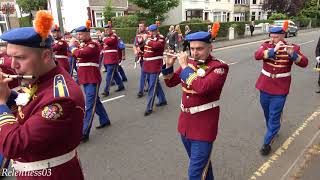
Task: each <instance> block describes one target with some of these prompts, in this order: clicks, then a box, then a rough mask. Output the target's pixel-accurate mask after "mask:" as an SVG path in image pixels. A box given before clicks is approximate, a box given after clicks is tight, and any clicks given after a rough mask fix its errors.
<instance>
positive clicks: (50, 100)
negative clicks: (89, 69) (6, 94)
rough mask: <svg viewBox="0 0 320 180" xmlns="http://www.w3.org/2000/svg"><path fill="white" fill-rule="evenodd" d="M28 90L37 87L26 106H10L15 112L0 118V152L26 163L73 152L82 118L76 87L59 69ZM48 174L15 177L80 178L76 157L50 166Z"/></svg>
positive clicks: (25, 179)
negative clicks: (49, 174)
mask: <svg viewBox="0 0 320 180" xmlns="http://www.w3.org/2000/svg"><path fill="white" fill-rule="evenodd" d="M31 87H37V88H36V91H35V94H34V95H32V98H31V99H30V101H29V102H28V103H27V104H26V105H24V106H23V105H19V106H18V108H17V107H15V108H14V107H11V109H12V110H13V109H15V110H13V114H10V113H8V114H5V113H4V114H1V115H0V119H2V121H0V127H1V131H0V152H1V153H2V154H3V155H4V156H5V157H9V158H11V159H13V160H15V161H19V162H25V163H26V162H35V161H40V160H47V159H50V158H55V157H58V156H61V155H64V154H66V153H69V152H71V151H72V150H74V149H76V147H77V146H78V145H79V144H80V140H81V137H82V124H83V118H84V97H83V94H82V91H81V89H80V87H79V86H78V85H77V84H76V83H75V82H74V80H73V79H72V78H71V77H70V75H69V74H68V73H67V72H66V71H64V70H63V69H61V68H60V67H59V66H57V67H55V68H54V69H52V70H51V71H49V72H48V73H46V74H45V75H43V76H41V77H39V79H38V81H37V82H36V84H33V85H32V86H31ZM3 118H6V120H5V121H4V120H3ZM40 171H41V170H40ZM50 173H51V176H37V177H34V176H29V177H26V176H23V177H22V176H18V177H17V179H18V180H33V179H38V180H49V179H50V180H70V179H77V180H81V179H84V177H83V173H82V170H81V167H80V163H79V160H78V157H77V156H75V157H74V158H72V159H71V160H70V161H68V162H65V163H63V164H61V165H58V166H56V167H51V168H50Z"/></svg>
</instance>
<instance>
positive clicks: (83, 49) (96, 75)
mask: <svg viewBox="0 0 320 180" xmlns="http://www.w3.org/2000/svg"><path fill="white" fill-rule="evenodd" d="M90 26H91V21H90V20H87V22H86V26H80V27H78V28H76V32H77V36H78V39H79V40H80V41H82V42H83V43H82V44H81V45H80V46H79V47H76V44H73V43H72V42H71V47H70V48H71V52H72V55H73V56H74V57H75V58H77V61H78V62H77V66H78V81H79V84H80V85H83V89H84V93H85V95H86V109H85V110H86V114H85V118H84V123H83V136H82V142H87V141H88V140H89V135H90V130H91V126H92V122H93V118H94V114H95V113H96V114H98V115H99V122H100V125H99V126H97V127H96V129H101V128H104V127H107V126H110V125H111V123H110V120H109V117H108V114H107V112H106V109H105V108H104V106H103V104H102V103H101V101H100V97H99V87H100V83H101V73H100V68H99V67H100V64H99V56H100V48H99V44H98V43H96V42H94V41H92V39H91V37H90Z"/></svg>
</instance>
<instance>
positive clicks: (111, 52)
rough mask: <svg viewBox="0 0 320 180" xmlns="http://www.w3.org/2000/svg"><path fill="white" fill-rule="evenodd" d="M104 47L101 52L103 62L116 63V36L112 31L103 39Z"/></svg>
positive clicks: (117, 60)
mask: <svg viewBox="0 0 320 180" xmlns="http://www.w3.org/2000/svg"><path fill="white" fill-rule="evenodd" d="M103 43H104V45H103V46H104V47H103V50H102V53H103V63H104V64H118V63H119V57H118V37H117V35H116V34H114V33H110V34H108V36H107V37H105V38H104V39H103Z"/></svg>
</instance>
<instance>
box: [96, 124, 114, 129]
mask: <svg viewBox="0 0 320 180" xmlns="http://www.w3.org/2000/svg"><path fill="white" fill-rule="evenodd" d="M110 125H111V123H105V124H102V125H100V126H97V127H96V129H102V128H104V127H108V126H110Z"/></svg>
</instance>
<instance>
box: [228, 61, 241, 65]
mask: <svg viewBox="0 0 320 180" xmlns="http://www.w3.org/2000/svg"><path fill="white" fill-rule="evenodd" d="M238 63H239V62H232V63H228V65H229V66H231V65H234V64H238Z"/></svg>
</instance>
